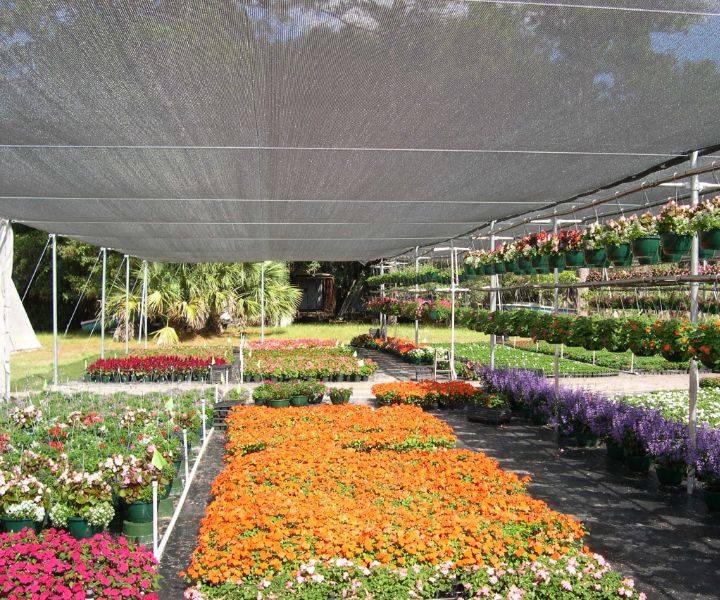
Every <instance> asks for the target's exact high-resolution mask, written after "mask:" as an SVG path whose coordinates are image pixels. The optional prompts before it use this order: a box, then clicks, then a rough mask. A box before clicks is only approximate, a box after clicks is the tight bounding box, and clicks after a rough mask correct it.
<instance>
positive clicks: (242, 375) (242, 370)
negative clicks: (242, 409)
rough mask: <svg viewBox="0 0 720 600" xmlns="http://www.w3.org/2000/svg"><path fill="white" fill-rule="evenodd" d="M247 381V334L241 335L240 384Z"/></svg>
mask: <svg viewBox="0 0 720 600" xmlns="http://www.w3.org/2000/svg"><path fill="white" fill-rule="evenodd" d="M244 381H245V334H244V333H241V334H240V383H241V384H242V383H244Z"/></svg>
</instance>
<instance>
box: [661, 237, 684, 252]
mask: <svg viewBox="0 0 720 600" xmlns="http://www.w3.org/2000/svg"><path fill="white" fill-rule="evenodd" d="M660 244H661V245H662V248H663V251H664V252H665V253H667V254H685V253H686V252H687V251H688V250H690V246H691V245H692V236H690V235H677V234H675V233H663V234H662V235H661V236H660Z"/></svg>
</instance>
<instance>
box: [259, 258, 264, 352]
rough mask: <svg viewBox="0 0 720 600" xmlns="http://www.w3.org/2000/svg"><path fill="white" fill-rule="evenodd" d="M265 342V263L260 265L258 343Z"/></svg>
mask: <svg viewBox="0 0 720 600" xmlns="http://www.w3.org/2000/svg"><path fill="white" fill-rule="evenodd" d="M264 341H265V261H263V262H262V263H261V264H260V342H264Z"/></svg>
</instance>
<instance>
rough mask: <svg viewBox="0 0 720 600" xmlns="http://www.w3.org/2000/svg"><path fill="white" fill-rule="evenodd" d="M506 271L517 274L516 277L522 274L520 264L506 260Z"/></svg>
mask: <svg viewBox="0 0 720 600" xmlns="http://www.w3.org/2000/svg"><path fill="white" fill-rule="evenodd" d="M505 271H506V272H507V273H515V274H516V275H517V274H519V273H521V271H520V266H519V265H518V262H517V261H516V260H506V261H505Z"/></svg>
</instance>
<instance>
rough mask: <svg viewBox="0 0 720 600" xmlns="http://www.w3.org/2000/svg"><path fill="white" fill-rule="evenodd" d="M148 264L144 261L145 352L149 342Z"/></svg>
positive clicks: (143, 316)
mask: <svg viewBox="0 0 720 600" xmlns="http://www.w3.org/2000/svg"><path fill="white" fill-rule="evenodd" d="M147 298H148V263H147V261H146V260H144V261H143V315H142V319H143V333H144V334H145V350H147V340H148V300H147Z"/></svg>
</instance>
